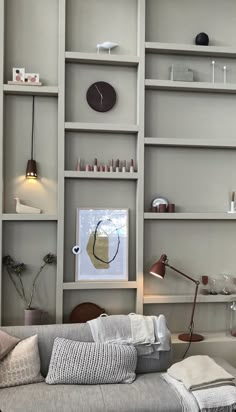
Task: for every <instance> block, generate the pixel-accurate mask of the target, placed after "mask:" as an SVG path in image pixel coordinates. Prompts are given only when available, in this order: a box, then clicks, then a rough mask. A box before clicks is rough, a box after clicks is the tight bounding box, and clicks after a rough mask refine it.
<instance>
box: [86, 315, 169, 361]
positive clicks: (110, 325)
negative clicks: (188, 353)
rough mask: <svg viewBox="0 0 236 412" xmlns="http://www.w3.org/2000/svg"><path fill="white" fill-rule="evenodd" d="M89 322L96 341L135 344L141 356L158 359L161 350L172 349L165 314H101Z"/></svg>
mask: <svg viewBox="0 0 236 412" xmlns="http://www.w3.org/2000/svg"><path fill="white" fill-rule="evenodd" d="M88 324H89V326H90V329H91V332H92V335H93V339H94V341H95V342H99V343H104V342H106V343H120V344H133V345H135V348H136V349H137V352H138V355H139V356H149V357H150V356H151V357H153V358H155V359H158V358H159V350H166V351H168V350H170V341H171V337H170V331H169V329H168V328H167V325H166V320H165V317H164V315H160V316H158V317H157V316H142V315H136V314H130V315H128V316H127V315H113V316H100V317H99V318H96V319H93V320H90V321H88Z"/></svg>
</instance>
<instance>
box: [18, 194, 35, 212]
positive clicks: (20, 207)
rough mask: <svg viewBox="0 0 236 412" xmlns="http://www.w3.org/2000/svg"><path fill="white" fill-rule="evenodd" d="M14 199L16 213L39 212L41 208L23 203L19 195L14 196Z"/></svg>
mask: <svg viewBox="0 0 236 412" xmlns="http://www.w3.org/2000/svg"><path fill="white" fill-rule="evenodd" d="M15 200H16V213H32V214H33V213H35V214H36V213H41V210H40V209H38V208H37V207H32V206H27V205H23V204H22V203H21V201H20V199H19V197H15Z"/></svg>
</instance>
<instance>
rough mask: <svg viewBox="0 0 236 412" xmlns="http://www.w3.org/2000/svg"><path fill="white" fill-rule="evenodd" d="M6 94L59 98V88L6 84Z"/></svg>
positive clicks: (4, 89)
mask: <svg viewBox="0 0 236 412" xmlns="http://www.w3.org/2000/svg"><path fill="white" fill-rule="evenodd" d="M3 91H4V94H14V95H17V94H20V95H34V96H57V95H58V87H54V86H20V85H19V86H18V85H12V84H4V86H3Z"/></svg>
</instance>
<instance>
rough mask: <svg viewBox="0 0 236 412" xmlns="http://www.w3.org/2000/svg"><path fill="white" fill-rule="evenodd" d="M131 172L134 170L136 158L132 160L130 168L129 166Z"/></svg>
mask: <svg viewBox="0 0 236 412" xmlns="http://www.w3.org/2000/svg"><path fill="white" fill-rule="evenodd" d="M129 171H130V173H133V172H134V159H131V160H130V168H129Z"/></svg>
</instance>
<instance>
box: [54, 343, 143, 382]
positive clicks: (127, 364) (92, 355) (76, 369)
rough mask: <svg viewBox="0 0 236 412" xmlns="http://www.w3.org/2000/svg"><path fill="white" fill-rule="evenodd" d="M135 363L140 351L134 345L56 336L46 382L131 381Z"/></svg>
mask: <svg viewBox="0 0 236 412" xmlns="http://www.w3.org/2000/svg"><path fill="white" fill-rule="evenodd" d="M136 363H137V351H136V349H135V347H134V346H132V345H119V344H114V343H112V344H109V343H104V344H103V343H93V342H76V341H73V340H70V339H64V338H56V339H55V342H54V345H53V350H52V357H51V361H50V365H49V371H48V375H47V377H46V383H48V384H58V383H59V384H62V383H65V384H90V385H97V384H104V383H132V382H133V381H134V379H135V377H136V375H135V368H136Z"/></svg>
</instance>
